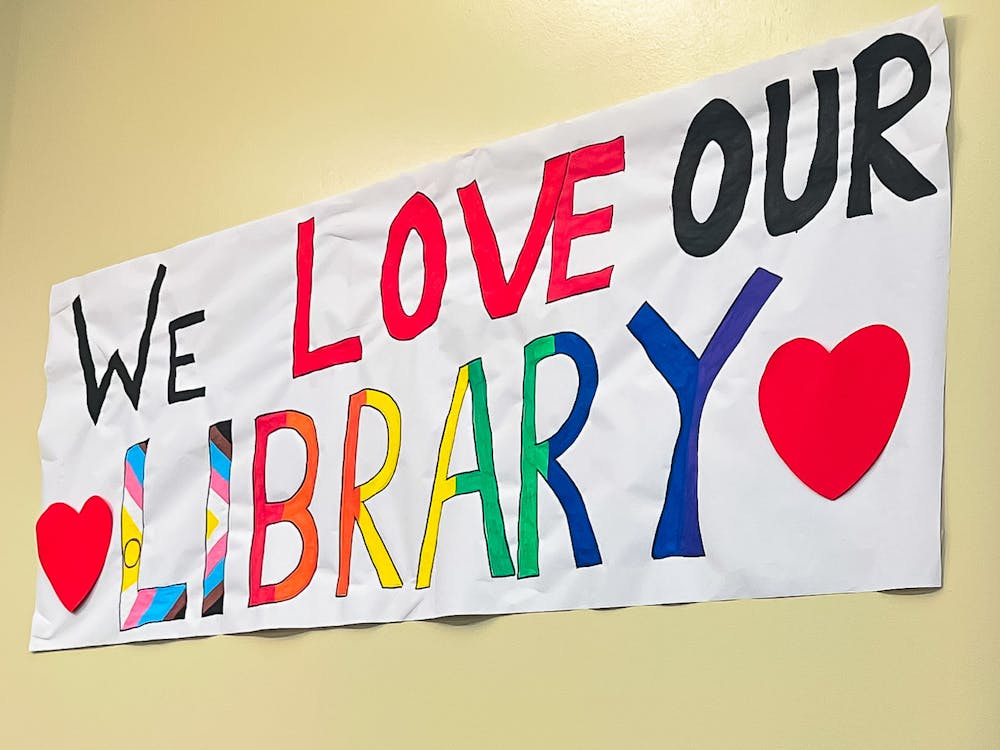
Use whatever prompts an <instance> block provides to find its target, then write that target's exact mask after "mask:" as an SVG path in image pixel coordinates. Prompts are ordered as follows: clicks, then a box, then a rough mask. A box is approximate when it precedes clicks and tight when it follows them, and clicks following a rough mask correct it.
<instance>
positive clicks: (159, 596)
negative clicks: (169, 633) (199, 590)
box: [139, 583, 187, 625]
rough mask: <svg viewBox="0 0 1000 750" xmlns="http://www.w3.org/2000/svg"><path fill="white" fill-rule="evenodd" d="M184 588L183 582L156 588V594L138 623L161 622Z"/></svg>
mask: <svg viewBox="0 0 1000 750" xmlns="http://www.w3.org/2000/svg"><path fill="white" fill-rule="evenodd" d="M186 588H187V587H186V586H185V585H184V584H183V583H177V584H174V585H173V586H160V587H159V588H157V589H156V594H154V595H153V602H152V603H151V604H150V605H149V609H147V610H146V613H145V614H144V615H143V616H142V617H141V618H140V620H139V624H140V625H145V624H146V623H147V622H163V618H165V617H166V616H167V614H168V613H169V612H170V609H171V608H172V607H173V606H174V605H175V604H176V603H177V600H178V599H180V598H181V594H183V593H184V591H185V589H186Z"/></svg>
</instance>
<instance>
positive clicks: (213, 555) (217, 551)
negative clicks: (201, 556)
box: [205, 534, 229, 576]
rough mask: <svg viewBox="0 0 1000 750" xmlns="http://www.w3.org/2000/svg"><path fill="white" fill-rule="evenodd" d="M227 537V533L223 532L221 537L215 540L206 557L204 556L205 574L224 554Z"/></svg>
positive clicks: (210, 570)
mask: <svg viewBox="0 0 1000 750" xmlns="http://www.w3.org/2000/svg"><path fill="white" fill-rule="evenodd" d="M228 539H229V534H223V535H222V539H220V540H219V541H217V542H216V543H215V545H214V546H213V547H212V551H211V552H209V553H208V557H206V558H205V575H206V576H207V575H208V574H209V573H211V572H212V568H214V567H215V564H216V563H217V562H219V560H221V559H222V558H223V557H225V556H226V542H227V541H228Z"/></svg>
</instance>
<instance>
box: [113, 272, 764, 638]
mask: <svg viewBox="0 0 1000 750" xmlns="http://www.w3.org/2000/svg"><path fill="white" fill-rule="evenodd" d="M780 281H781V279H780V278H779V277H777V276H775V275H774V274H772V273H770V272H768V271H765V270H764V269H757V271H755V272H754V274H753V275H752V276H751V277H750V279H749V280H748V281H747V282H746V284H745V285H744V287H743V289H742V290H741V291H740V292H739V294H738V295H737V297H736V299H735V300H734V301H733V303H732V305H731V306H730V307H729V309H728V310H727V311H726V313H725V314H724V315H723V317H722V321H721V323H720V324H719V326H718V328H717V330H716V331H715V334H714V335H713V336H712V337H711V339H710V341H709V342H708V344H707V346H706V347H705V350H704V352H703V353H702V354H701V355H700V356H698V355H696V354H695V353H694V352H693V351H692V350H691V349H690V348H689V347H688V346H687V345H686V344H685V343H684V341H682V340H681V338H680V337H679V336H678V335H677V334H676V333H675V332H674V330H673V329H672V328H671V327H670V326H669V325H668V324H667V323H666V322H665V321H664V320H663V319H662V318H661V317H660V316H659V314H658V313H657V312H656V311H655V310H654V309H653V308H652V307H651V306H650V305H649V304H643V305H642V306H641V307H640V308H639V310H638V311H637V312H636V313H635V315H634V316H633V317H632V319H631V320H630V321H629V323H628V326H627V328H628V331H629V332H630V333H631V334H632V336H633V337H634V338H635V339H636V340H637V341H638V343H639V344H640V345H641V346H642V347H643V349H644V350H645V352H646V354H647V355H648V356H649V359H650V362H651V363H652V365H653V367H654V368H655V369H656V371H657V372H659V373H660V375H661V376H662V377H663V378H664V380H665V381H666V382H667V384H668V385H669V386H670V388H671V389H672V391H673V393H674V395H675V397H676V399H677V402H678V404H679V407H680V412H681V428H680V434H679V435H678V438H677V442H676V445H675V448H674V452H673V457H672V460H671V469H670V474H669V477H668V480H667V491H666V497H665V500H664V506H663V512H662V514H661V517H660V520H659V523H658V524H657V527H656V531H655V534H654V540H653V549H652V556H653V557H654V558H663V557H670V556H688V557H696V556H702V555H704V548H703V545H702V541H701V530H700V526H699V522H698V487H697V477H698V432H699V427H700V422H701V413H702V410H703V407H704V404H705V400H706V398H707V396H708V393H709V391H710V390H711V388H712V384H713V383H714V381H715V377H716V376H717V375H718V373H719V371H720V370H721V368H722V366H723V365H724V364H725V363H726V361H727V360H728V359H729V357H730V355H731V354H732V352H733V351H734V349H735V348H736V346H737V345H738V344H739V342H740V340H741V339H742V338H743V336H744V334H745V333H746V331H747V329H748V328H749V326H750V325H751V323H752V322H753V321H754V319H755V318H756V316H757V314H758V312H759V311H760V309H761V308H762V307H763V305H764V303H765V302H766V301H767V299H768V298H769V297H770V296H771V294H772V292H773V291H774V290H775V288H776V287H777V286H778V284H779V283H780ZM557 355H559V356H565V357H568V358H569V359H570V360H571V361H572V362H573V364H574V365H575V368H576V371H577V375H578V385H577V390H576V394H575V397H574V402H573V406H572V407H571V409H570V413H569V415H568V416H567V417H566V419H565V421H564V422H563V424H562V425H561V426H560V427H559V429H558V430H556V432H555V433H554V434H553V435H551V436H550V437H548V438H547V439H544V440H539V439H538V435H537V434H536V426H535V414H536V411H537V393H536V388H535V385H536V372H537V368H538V365H539V363H540V362H542V361H543V360H545V359H546V358H548V357H553V356H557ZM598 382H599V370H598V364H597V359H596V357H595V355H594V351H593V349H592V348H591V346H590V344H589V343H588V342H587V341H586V339H584V338H583V337H582V336H580V335H578V334H576V333H572V332H566V331H564V332H558V333H555V334H552V335H548V336H542V337H539V338H536V339H534V340H533V341H531V342H529V343H528V344H527V345H526V346H525V347H524V371H523V380H522V385H523V387H522V421H521V445H520V455H521V460H520V465H521V477H520V494H519V506H518V507H519V511H518V518H517V564H516V567H515V563H514V560H513V558H512V556H511V554H510V550H509V547H508V544H507V537H506V523H505V519H504V517H503V513H502V511H501V505H500V497H499V485H498V481H497V475H496V468H495V463H494V458H493V456H494V444H493V433H492V427H491V422H490V412H489V395H488V383H487V377H486V370H485V367H484V364H483V361H482V359H474V360H472V361H470V362H467V363H466V364H463V365H462V366H461V367H459V369H458V373H457V376H456V379H455V386H454V391H453V395H452V399H451V404H450V406H449V407H448V410H447V413H446V415H445V418H444V428H443V431H442V437H441V441H440V445H439V448H438V455H437V463H436V467H435V470H434V474H433V477H434V479H433V483H432V486H431V487H430V505H429V508H428V512H427V522H426V525H425V531H424V535H423V539H422V542H421V545H420V555H419V561H418V565H417V575H416V587H417V588H418V589H423V588H427V587H429V586H430V584H431V576H432V572H433V567H434V558H435V552H436V549H437V545H438V533H439V528H440V524H441V518H442V513H443V511H444V508H445V506H446V503H447V502H448V501H449V500H451V499H453V498H455V497H458V496H461V495H468V494H476V495H478V496H479V500H480V505H481V509H482V517H483V525H482V529H483V533H484V536H485V548H486V554H487V558H488V561H489V568H490V573H491V575H492V576H493V577H507V576H514V575H516V576H517V577H518V578H528V577H534V576H537V575H538V574H539V563H538V547H539V534H538V507H537V504H538V482H539V479H541V480H543V481H545V482H546V483H547V484H548V485H549V487H550V488H551V489H552V492H553V494H554V495H555V497H556V499H557V500H558V502H559V504H560V506H561V508H562V511H563V514H564V515H565V519H566V524H567V528H568V531H569V537H570V542H571V546H572V551H573V557H574V563H575V565H576V566H577V567H588V566H593V565H599V564H601V563H602V556H601V552H600V546H599V544H598V540H597V535H596V534H595V531H594V528H593V525H592V524H591V520H590V516H589V514H588V512H587V507H586V501H585V499H584V497H583V495H582V493H581V491H580V489H579V487H578V486H577V484H576V483H575V482H574V480H573V478H572V477H571V476H570V475H569V474H568V473H567V472H566V470H565V469H564V468H563V467H562V465H561V464H560V462H559V459H560V457H561V456H562V455H563V454H564V453H565V452H566V450H567V449H568V448H569V447H570V446H571V445H572V444H573V443H574V442H575V441H576V439H577V438H578V437H579V436H580V434H581V432H582V430H583V428H584V425H585V423H586V422H587V419H588V417H589V414H590V409H591V405H592V404H593V401H594V396H595V394H596V392H597V388H598ZM467 395H468V396H469V397H470V398H471V413H472V426H473V430H472V432H473V442H474V453H475V457H476V468H475V469H473V470H470V471H465V472H461V473H459V474H450V473H449V467H450V464H451V457H452V453H453V450H454V445H455V439H456V434H457V430H458V421H459V415H460V413H461V411H462V406H463V403H464V401H465V398H466V396H467ZM365 407H367V408H370V409H373V410H374V411H375V412H377V413H378V414H379V415H380V416H381V418H382V419H383V420H384V422H385V426H386V431H387V436H388V439H387V447H386V455H385V456H384V457H383V459H382V465H381V468H380V469H379V470H378V471H377V472H376V473H375V474H374V476H372V477H371V478H369V479H367V480H365V481H363V482H360V483H359V482H358V478H357V476H356V467H357V463H358V445H359V433H360V425H361V412H362V409H364V408H365ZM401 423H402V418H401V414H400V410H399V406H398V405H397V403H396V401H395V399H393V397H392V396H391V395H390V394H388V393H385V392H383V391H379V390H376V389H373V388H365V389H362V390H360V391H358V392H356V393H354V394H353V395H351V397H350V400H349V403H348V414H347V425H346V429H345V435H346V438H345V442H344V451H343V461H342V464H341V465H342V477H341V480H342V481H341V496H340V514H339V519H340V523H339V535H338V536H339V544H340V555H339V561H340V567H339V571H338V578H337V587H336V595H337V596H341V597H342V596H346V595H347V593H348V589H349V584H350V572H351V558H352V542H353V538H354V531H355V528H357V529H358V530H359V531H360V534H361V539H362V541H363V542H364V545H365V548H366V551H367V553H368V555H369V557H370V558H371V561H372V563H373V564H374V567H375V570H376V572H377V574H378V578H379V581H380V583H381V585H382V587H383V588H387V589H391V588H400V587H402V585H403V583H402V578H401V576H400V574H399V570H398V568H397V565H396V563H395V561H394V559H393V556H392V554H391V553H390V551H389V550H388V548H387V547H386V544H385V542H384V541H383V539H382V536H381V535H380V534H379V531H378V529H377V527H376V525H375V522H374V520H373V518H372V515H371V513H370V512H369V511H368V509H367V507H366V503H367V502H368V501H370V500H371V499H372V498H374V497H375V496H376V495H378V494H379V493H380V492H382V491H383V490H384V489H385V488H386V487H387V486H388V485H389V483H390V482H391V481H392V478H393V475H394V474H395V470H396V466H397V463H398V460H399V455H400V446H401V440H402V430H401ZM282 430H288V431H291V432H292V433H294V434H295V435H296V436H297V437H298V438H299V439H300V440H301V442H302V444H303V445H304V448H305V451H304V456H305V458H304V466H303V479H302V483H301V485H300V486H299V488H298V489H297V490H296V491H295V493H294V494H293V495H292V496H291V497H289V498H285V499H275V498H272V497H268V493H267V487H266V483H265V476H266V470H267V464H268V445H269V441H270V440H271V438H272V436H273V435H275V433H278V432H280V431H282ZM208 437H209V439H208V458H209V482H208V486H209V491H208V498H207V507H206V519H207V521H206V527H205V565H204V580H203V587H204V591H203V607H202V615H203V616H211V615H217V614H222V613H223V608H224V581H225V573H226V558H227V548H228V533H229V528H228V526H229V504H230V501H231V498H230V490H229V488H230V478H231V468H232V456H233V444H232V423H231V421H230V420H226V421H223V422H218V423H216V424H213V425H212V426H211V427H210V428H209V431H208ZM149 442H150V441H149V440H144V441H142V442H140V443H137V444H135V445H132V446H131V447H130V448H129V449H128V450H127V451H126V452H125V462H124V477H125V480H124V485H125V486H124V492H123V502H122V513H121V519H122V522H121V556H122V557H121V559H122V593H121V602H120V605H121V606H120V617H121V622H120V625H121V628H122V630H127V629H130V628H134V627H139V626H141V625H144V624H146V623H149V622H164V621H168V620H175V619H182V618H184V617H185V614H186V610H187V586H186V584H184V583H178V584H173V585H169V586H159V587H152V588H141V587H140V586H139V575H140V567H141V559H142V545H143V508H144V506H145V503H146V498H145V475H146V456H147V451H148V448H149ZM319 458H320V453H319V441H318V439H317V430H316V425H315V422H314V420H313V418H312V417H311V416H310V415H308V414H305V413H303V412H300V411H292V410H288V411H277V412H271V413H268V414H262V415H260V416H258V417H257V418H256V420H255V445H254V454H253V464H252V487H253V507H254V523H253V536H252V540H251V545H250V559H249V571H250V578H249V592H250V593H249V602H248V604H249V606H251V607H252V606H259V605H263V604H269V603H273V602H282V601H287V600H289V599H292V598H294V597H295V596H297V595H298V594H299V593H301V592H302V591H303V590H304V589H305V588H306V587H307V586H308V585H309V583H310V581H311V580H312V578H313V576H314V574H315V572H316V568H317V562H318V559H319V545H320V533H319V530H318V528H317V525H316V521H315V518H314V516H313V514H312V512H311V511H310V505H311V503H312V501H313V495H314V490H315V487H316V479H317V474H318V466H319ZM277 523H288V524H291V525H292V526H293V527H294V528H295V529H296V531H297V532H298V535H299V537H300V541H301V555H300V557H299V560H298V562H297V564H296V566H295V568H294V569H293V570H292V571H291V572H290V573H288V575H286V576H285V577H284V578H283V579H282V580H281V581H278V582H275V583H265V582H264V580H263V569H264V557H265V547H266V539H267V531H268V528H269V527H271V526H273V525H274V524H277Z"/></svg>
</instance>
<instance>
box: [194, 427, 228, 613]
mask: <svg viewBox="0 0 1000 750" xmlns="http://www.w3.org/2000/svg"><path fill="white" fill-rule="evenodd" d="M232 424H233V423H232V420H228V419H227V420H226V421H225V422H218V423H217V424H214V425H212V426H211V427H210V428H209V430H208V461H209V464H210V466H211V469H210V473H209V480H208V499H207V500H206V508H205V583H204V589H203V596H204V598H203V599H202V604H201V614H202V616H203V617H208V616H209V615H221V614H222V609H223V602H224V599H225V593H226V591H225V585H226V549H227V545H228V541H229V472H230V467H231V465H232V460H233V433H232Z"/></svg>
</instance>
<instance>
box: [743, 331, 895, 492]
mask: <svg viewBox="0 0 1000 750" xmlns="http://www.w3.org/2000/svg"><path fill="white" fill-rule="evenodd" d="M909 380H910V356H909V353H908V352H907V350H906V342H904V341H903V338H902V337H901V336H900V335H899V333H897V332H896V331H895V330H894V329H892V328H889V327H888V326H884V325H873V326H868V327H867V328H862V329H861V330H860V331H855V332H854V333H852V334H851V335H850V336H848V337H847V338H846V339H844V340H843V341H841V342H840V343H839V344H837V346H836V347H835V348H834V350H833V351H832V352H828V351H827V350H826V349H825V348H823V346H822V345H821V344H819V343H817V342H815V341H813V340H812V339H794V340H793V341H789V342H788V343H786V344H782V345H781V346H780V347H778V349H777V350H776V351H775V352H774V354H772V355H771V359H769V360H768V362H767V367H765V368H764V374H763V375H762V376H761V379H760V390H759V392H758V401H759V404H760V416H761V420H762V421H763V422H764V429H765V430H767V436H768V437H769V438H770V439H771V444H772V445H774V449H775V450H776V451H777V452H778V455H779V456H781V459H782V460H783V461H784V462H785V463H786V464H787V465H788V468H789V469H791V470H792V472H793V473H794V474H795V476H797V477H798V478H799V479H801V480H802V481H803V482H804V483H805V484H806V485H808V486H809V487H811V488H812V489H813V490H815V491H816V492H818V493H819V494H820V495H822V496H823V497H825V498H828V499H829V500H836V499H837V498H838V497H840V496H841V495H843V494H844V493H845V492H847V490H849V489H850V488H851V487H853V486H854V485H855V484H856V483H857V482H858V480H859V479H861V477H862V476H864V474H865V472H867V471H868V469H870V468H871V466H872V464H874V463H875V460H876V459H877V458H878V457H879V454H881V453H882V450H883V449H884V448H885V446H886V443H888V442H889V437H890V436H891V435H892V431H893V429H895V427H896V420H897V418H898V417H899V411H900V409H902V408H903V399H904V398H905V397H906V388H907V385H908V384H909Z"/></svg>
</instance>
